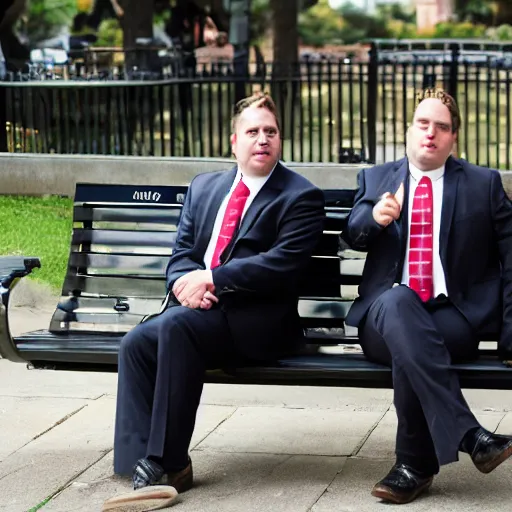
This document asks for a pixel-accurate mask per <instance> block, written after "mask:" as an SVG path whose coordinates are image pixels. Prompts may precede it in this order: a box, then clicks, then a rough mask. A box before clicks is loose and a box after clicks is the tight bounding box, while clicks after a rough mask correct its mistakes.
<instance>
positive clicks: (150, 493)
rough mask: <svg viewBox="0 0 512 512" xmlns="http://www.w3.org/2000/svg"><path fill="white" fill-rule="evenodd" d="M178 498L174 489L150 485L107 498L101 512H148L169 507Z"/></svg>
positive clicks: (167, 486) (166, 486)
mask: <svg viewBox="0 0 512 512" xmlns="http://www.w3.org/2000/svg"><path fill="white" fill-rule="evenodd" d="M176 496H178V492H177V491H176V489H175V488H174V487H171V486H169V485H151V486H149V487H144V488H142V489H137V490H136V491H132V492H128V493H126V494H121V495H120V496H115V497H113V498H109V499H108V500H107V501H105V503H104V504H103V508H102V512H149V511H150V510H160V509H162V508H166V507H169V506H170V505H171V504H172V502H173V501H174V500H175V498H176Z"/></svg>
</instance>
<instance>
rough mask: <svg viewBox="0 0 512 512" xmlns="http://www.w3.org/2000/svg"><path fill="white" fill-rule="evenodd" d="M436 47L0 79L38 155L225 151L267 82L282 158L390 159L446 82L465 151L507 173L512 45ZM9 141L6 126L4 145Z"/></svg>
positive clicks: (18, 125) (15, 125) (15, 126)
mask: <svg viewBox="0 0 512 512" xmlns="http://www.w3.org/2000/svg"><path fill="white" fill-rule="evenodd" d="M435 43H436V45H435V46H433V45H430V48H428V47H427V44H426V43H425V42H417V41H416V42H415V46H414V45H411V44H407V42H404V41H400V42H396V41H395V42H393V41H376V42H374V43H373V44H372V47H371V50H370V53H369V58H368V60H367V61H364V62H355V61H354V60H351V59H338V60H337V61H333V60H328V61H315V62H312V61H304V62H300V63H299V64H297V65H296V66H293V67H292V68H288V69H286V70H283V69H278V68H277V67H276V65H273V66H272V65H268V64H262V63H260V64H259V65H258V66H252V67H250V69H249V73H248V75H247V76H239V75H237V74H235V73H234V71H233V67H232V66H231V65H229V64H228V65H221V64H219V65H208V66H206V65H203V66H198V67H197V68H196V70H195V73H194V74H192V75H190V76H187V75H186V74H181V75H180V76H170V77H169V76H168V77H167V78H165V79H161V80H119V79H108V80H98V79H94V80H83V79H82V80H78V79H77V80H36V81H34V80H28V81H16V82H15V81H11V82H9V81H8V82H3V83H1V84H0V125H1V124H2V115H3V117H4V119H5V121H6V122H7V133H6V136H5V141H4V145H8V148H7V149H8V150H9V151H24V152H26V151H31V152H38V153H41V152H44V153H50V152H55V153H74V154H76V153H80V154H111V155H155V156H171V155H172V156H228V155H230V152H231V150H230V143H229V135H230V118H231V113H232V107H233V104H234V102H235V98H236V97H237V95H239V93H240V89H242V90H243V92H244V93H245V94H250V93H251V92H253V91H255V90H260V89H265V90H268V91H269V92H271V94H272V96H273V97H274V99H275V101H276V103H277V106H278V109H279V113H280V117H281V124H282V137H283V158H284V159H286V160H294V161H313V162H314V161H324V162H358V161H368V162H384V161H389V160H392V159H395V158H398V157H400V156H402V155H403V154H404V147H405V138H406V132H407V126H408V124H409V122H410V120H411V117H412V112H413V110H414V107H415V96H416V93H417V92H419V91H420V90H421V89H422V88H424V87H427V86H439V87H444V88H445V89H446V90H448V91H449V92H450V93H451V94H453V95H454V96H455V97H456V99H457V101H458V104H459V107H460V109H461V113H462V118H463V125H462V129H461V133H460V136H459V144H458V152H459V155H460V156H462V157H464V158H467V159H468V160H470V161H472V162H474V163H478V164H482V165H487V166H490V167H498V168H508V169H510V160H511V157H512V148H511V146H510V139H511V135H512V126H511V110H512V100H511V97H510V78H511V77H510V74H511V72H512V45H494V46H492V47H489V46H488V45H487V46H486V47H485V48H483V49H482V45H480V46H478V45H476V43H473V46H472V47H470V46H468V45H467V44H466V45H464V44H462V43H454V42H453V41H446V42H439V41H436V42H435ZM475 45H476V46H475ZM96 78H97V77H96ZM2 97H3V100H2ZM2 112H3V114H2ZM1 139H2V134H1V130H0V148H1V145H2V140H1Z"/></svg>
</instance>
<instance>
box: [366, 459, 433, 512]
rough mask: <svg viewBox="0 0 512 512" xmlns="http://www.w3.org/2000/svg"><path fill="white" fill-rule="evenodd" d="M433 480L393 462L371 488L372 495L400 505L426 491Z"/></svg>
mask: <svg viewBox="0 0 512 512" xmlns="http://www.w3.org/2000/svg"><path fill="white" fill-rule="evenodd" d="M433 480H434V477H433V476H429V475H423V474H421V473H419V472H418V471H416V470H415V469H413V468H411V467H410V466H407V465H406V464H395V465H394V466H393V467H392V468H391V471H390V472H389V473H388V474H387V475H386V476H385V477H384V478H383V479H382V480H381V481H380V482H378V483H376V484H375V487H374V488H373V490H372V496H375V497H376V498H380V499H381V500H384V501H388V502H390V503H396V504H398V505H402V504H404V503H410V502H411V501H413V500H415V499H416V498H417V497H418V496H419V495H420V494H421V493H422V492H424V491H426V490H427V489H428V488H429V487H430V486H431V485H432V481H433Z"/></svg>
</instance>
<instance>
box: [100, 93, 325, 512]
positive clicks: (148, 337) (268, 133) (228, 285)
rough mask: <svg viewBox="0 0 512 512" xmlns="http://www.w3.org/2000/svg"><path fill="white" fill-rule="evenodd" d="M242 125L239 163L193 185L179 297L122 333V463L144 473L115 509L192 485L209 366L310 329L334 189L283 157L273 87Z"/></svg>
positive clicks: (243, 107) (118, 434)
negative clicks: (302, 298) (312, 289)
mask: <svg viewBox="0 0 512 512" xmlns="http://www.w3.org/2000/svg"><path fill="white" fill-rule="evenodd" d="M232 130H233V133H232V136H231V145H232V150H233V154H234V155H235V157H236V162H237V165H236V166H235V168H233V169H232V170H230V171H221V172H212V173H205V174H200V175H198V176H196V177H195V178H194V180H193V181H192V183H191V185H190V187H189V189H188V192H187V196H186V200H185V204H184V206H183V211H182V214H181V218H180V223H179V227H178V232H177V239H176V243H175V247H174V250H173V254H172V256H171V258H170V261H169V264H168V267H167V286H168V290H169V293H170V296H171V303H170V307H169V308H167V309H166V310H165V311H164V312H163V313H162V314H160V315H158V316H157V317H155V318H152V319H150V320H148V321H147V322H143V323H142V324H140V325H138V326H136V327H135V328H134V329H132V330H131V331H130V332H129V333H128V334H127V335H126V336H125V337H124V338H123V340H122V341H121V347H120V350H119V385H118V396H117V412H116V427H115V439H114V470H115V472H116V473H118V474H128V475H131V476H132V479H133V487H134V491H133V492H130V493H127V494H125V495H121V496H117V497H114V498H112V499H110V500H107V502H105V505H104V511H107V510H108V511H116V512H121V511H128V510H129V511H133V510H137V511H139V510H140V511H142V510H157V509H159V508H164V507H166V506H168V505H169V504H170V503H171V502H172V500H173V499H174V497H175V496H176V492H177V493H182V492H184V491H187V490H188V489H190V488H191V487H192V485H193V477H192V462H191V460H190V458H189V444H190V440H191V437H192V433H193V430H194V424H195V419H196V412H197V408H198V406H199V400H200V398H201V393H202V388H203V382H204V374H205V371H206V370H207V369H215V368H224V367H229V366H236V365H245V364H254V363H257V362H261V361H269V360H273V359H275V358H278V357H279V356H281V355H283V354H286V353H288V352H290V351H293V350H294V349H295V348H296V347H297V346H298V345H299V343H300V342H301V340H302V337H303V331H302V328H301V325H300V322H299V315H298V311H297V302H298V283H299V282H300V276H301V273H302V272H303V271H304V268H305V266H306V265H307V263H308V261H309V259H310V257H311V255H312V254H313V251H314V249H315V246H316V244H317V242H318V241H319V240H320V237H321V234H322V230H323V224H324V196H323V193H322V191H321V190H320V189H318V188H317V187H315V186H314V185H313V184H312V183H310V182H309V181H308V180H307V179H306V178H304V177H302V176H300V175H299V174H296V173H295V172H293V171H291V170H290V169H287V168H286V167H285V166H283V165H282V164H281V163H279V161H278V159H279V156H280V152H281V138H280V132H279V124H278V120H277V111H276V107H275V104H274V102H273V101H272V99H271V98H270V97H269V96H267V95H265V94H262V93H260V94H256V95H253V96H251V97H249V98H245V99H243V100H241V101H240V102H238V103H237V105H236V107H235V113H234V116H233V119H232ZM162 484H164V485H162ZM165 484H167V485H165Z"/></svg>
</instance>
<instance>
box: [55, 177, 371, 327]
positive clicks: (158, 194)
mask: <svg viewBox="0 0 512 512" xmlns="http://www.w3.org/2000/svg"><path fill="white" fill-rule="evenodd" d="M186 193H187V187H183V186H136V185H133V186H132V185H94V184H78V185H77V187H76V194H75V202H74V212H73V222H74V224H73V234H72V240H71V250H70V255H69V262H68V269H67V274H66V278H65V281H64V285H63V288H62V298H61V301H60V302H59V305H58V306H57V309H56V311H55V314H54V315H53V318H52V322H51V325H50V330H51V331H52V332H55V333H59V332H60V333H63V332H96V333H100V332H106V333H112V332H119V333H124V332H127V331H128V330H129V329H131V328H132V327H133V326H135V325H137V324H138V323H139V322H140V321H141V319H142V318H143V317H144V316H145V315H148V314H151V313H155V312H156V311H158V310H159V308H160V306H161V303H162V300H163V299H164V297H165V294H166V287H165V268H166V266H167V262H168V260H169V256H170V255H171V253H172V249H173V246H174V243H175V240H176V230H177V226H178V222H179V217H180V212H181V209H182V205H183V202H184V199H185V195H186ZM324 193H325V197H326V205H325V209H326V221H325V228H324V234H323V236H322V240H321V242H320V243H319V244H318V246H317V247H316V249H315V251H314V256H313V257H312V258H311V260H310V262H309V267H308V269H307V271H306V272H304V279H303V282H302V283H301V300H300V303H299V312H300V315H301V318H302V321H303V323H304V326H305V327H308V328H311V329H319V328H329V327H343V320H344V318H345V315H346V313H347V311H348V309H349V307H350V305H351V303H352V300H353V299H354V297H355V293H356V289H357V285H358V283H359V280H360V276H361V271H362V266H363V265H362V264H363V260H362V259H361V254H360V253H355V252H353V251H344V254H345V258H342V259H340V242H339V234H340V232H341V229H342V226H343V222H344V219H345V218H346V216H347V214H348V212H349V211H350V207H351V205H352V201H353V197H354V193H355V191H354V190H326V191H324ZM340 268H341V271H340Z"/></svg>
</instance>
